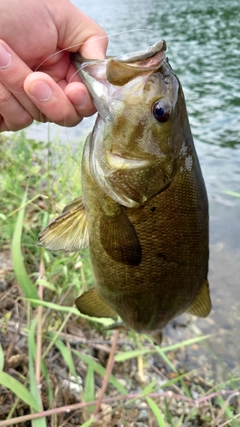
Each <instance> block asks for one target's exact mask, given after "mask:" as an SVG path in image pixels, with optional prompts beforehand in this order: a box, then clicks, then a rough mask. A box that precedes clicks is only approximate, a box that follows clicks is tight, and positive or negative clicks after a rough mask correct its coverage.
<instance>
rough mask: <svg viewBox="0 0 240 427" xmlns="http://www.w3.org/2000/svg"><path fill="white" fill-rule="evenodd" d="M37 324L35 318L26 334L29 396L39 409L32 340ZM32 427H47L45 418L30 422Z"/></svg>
mask: <svg viewBox="0 0 240 427" xmlns="http://www.w3.org/2000/svg"><path fill="white" fill-rule="evenodd" d="M37 322H38V316H36V317H35V318H34V319H33V321H32V323H31V326H30V329H29V334H28V370H29V380H30V391H31V395H32V396H33V397H34V399H35V400H36V401H37V402H38V405H39V407H40V408H41V407H42V402H41V398H40V395H39V390H38V385H37V381H36V376H35V371H34V359H36V357H35V354H36V344H35V340H34V336H35V329H36V326H37ZM32 426H33V427H47V424H46V418H38V419H36V420H33V421H32Z"/></svg>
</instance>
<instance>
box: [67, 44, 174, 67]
mask: <svg viewBox="0 0 240 427" xmlns="http://www.w3.org/2000/svg"><path fill="white" fill-rule="evenodd" d="M166 50H167V44H166V41H165V40H159V41H158V42H156V43H154V44H153V45H152V46H149V47H148V49H145V50H142V51H139V52H132V53H127V54H124V55H116V56H115V55H111V56H106V59H105V60H102V59H87V58H84V57H83V56H82V55H81V54H80V53H79V52H70V60H71V61H72V62H73V63H74V65H75V66H76V64H77V69H79V68H78V64H80V65H81V66H83V65H84V64H88V65H90V64H91V65H93V64H95V63H98V62H103V61H107V60H108V59H112V58H114V59H116V60H117V61H118V62H122V63H126V62H127V63H131V62H137V61H142V60H144V59H149V58H152V57H153V56H155V55H156V54H157V53H160V52H163V53H164V52H165V51H166Z"/></svg>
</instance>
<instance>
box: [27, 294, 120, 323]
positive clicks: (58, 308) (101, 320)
mask: <svg viewBox="0 0 240 427" xmlns="http://www.w3.org/2000/svg"><path fill="white" fill-rule="evenodd" d="M28 301H29V302H31V303H32V304H34V305H35V306H39V305H41V306H43V307H46V308H50V309H51V310H54V311H63V312H66V313H71V314H74V315H76V316H79V317H82V318H83V319H87V320H90V321H91V322H96V323H100V324H101V325H104V326H108V325H110V324H111V323H112V320H111V319H104V318H97V317H89V316H86V315H85V314H82V313H80V312H79V311H78V309H77V308H75V307H68V306H64V305H58V304H54V303H52V302H48V301H43V300H40V299H38V300H35V299H31V298H30V299H28Z"/></svg>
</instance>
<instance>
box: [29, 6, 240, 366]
mask: <svg viewBox="0 0 240 427" xmlns="http://www.w3.org/2000/svg"><path fill="white" fill-rule="evenodd" d="M73 3H74V4H75V5H76V6H78V7H79V8H80V9H81V10H82V11H83V12H85V13H86V14H87V15H89V16H90V17H92V18H93V19H94V20H96V21H97V22H98V23H99V24H100V25H101V26H102V27H103V28H104V29H105V30H106V32H107V33H108V35H110V39H109V49H108V53H109V54H123V53H128V52H131V51H137V50H142V49H145V48H146V47H147V46H150V45H151V44H153V43H154V42H156V41H157V40H159V39H162V38H164V39H165V40H166V41H167V46H168V51H167V54H168V57H169V60H170V63H171V65H172V67H173V69H174V71H175V72H176V73H177V75H178V77H179V79H180V81H181V83H182V85H183V88H184V92H185V97H186V100H187V107H188V112H189V118H190V123H191V128H192V132H193V136H194V140H195V145H196V148H197V152H198V155H199V159H200V163H201V166H202V170H203V175H204V177H205V181H206V186H207V190H208V195H209V203H210V232H211V233H210V251H211V257H210V268H209V270H210V271H209V282H210V286H211V296H212V301H213V311H212V314H211V316H210V318H209V319H208V321H207V320H200V321H197V322H196V324H197V325H199V327H200V328H201V330H203V331H204V333H212V334H216V336H215V338H213V339H212V340H211V346H212V348H213V350H214V352H215V353H216V354H217V355H218V357H219V358H220V359H221V360H223V361H225V362H226V363H227V364H228V366H230V367H234V366H235V367H236V366H238V361H239V356H238V355H239V353H240V261H239V260H240V245H239V241H240V227H239V218H240V199H238V198H234V197H232V196H229V195H227V194H226V193H225V191H226V190H233V191H238V192H240V139H239V131H240V124H239V117H240V95H239V82H240V60H239V53H240V41H239V34H240V23H239V22H240V21H239V16H240V3H239V0H236V1H235V0H225V1H221V2H219V1H217V0H215V1H214V0H212V1H211V2H210V1H207V0H199V1H198V2H195V1H193V0H192V1H190V0H183V1H178V2H176V0H174V1H173V0H168V1H167V2H163V1H161V2H160V1H158V0H132V1H131V2H129V0H122V1H121V2H109V1H108V0H102V1H99V2H96V1H91V0H74V1H73ZM133 29H142V30H139V31H135V32H132V31H131V30H133ZM128 30H130V31H131V32H129V33H126V32H125V31H128ZM121 32H123V33H122V34H118V35H117V36H114V35H113V34H116V33H121ZM92 123H93V119H90V120H88V121H86V120H85V124H84V122H83V123H81V124H80V125H79V126H78V127H76V128H73V129H64V128H62V129H60V131H59V128H57V127H55V126H54V125H52V134H55V133H56V132H58V133H59V135H61V140H62V142H63V143H66V142H67V143H68V142H69V141H71V143H72V144H73V145H74V144H76V143H78V141H79V140H81V139H82V135H84V136H85V135H86V133H87V131H88V130H89V129H90V128H91V126H92ZM56 129H57V130H56ZM28 132H29V135H30V136H35V137H37V138H39V137H41V138H43V139H45V138H47V132H46V125H40V127H39V126H38V127H37V128H36V125H35V126H33V127H32V128H30V129H29V131H28Z"/></svg>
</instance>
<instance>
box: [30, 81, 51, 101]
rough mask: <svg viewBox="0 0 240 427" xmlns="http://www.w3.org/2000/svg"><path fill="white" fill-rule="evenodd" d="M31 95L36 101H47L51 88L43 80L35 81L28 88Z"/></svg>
mask: <svg viewBox="0 0 240 427" xmlns="http://www.w3.org/2000/svg"><path fill="white" fill-rule="evenodd" d="M30 92H31V95H32V96H34V98H37V100H38V101H48V100H49V98H51V96H52V94H53V91H52V88H51V87H50V86H49V85H48V84H47V83H45V82H37V83H34V84H33V85H32V87H31V88H30Z"/></svg>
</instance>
